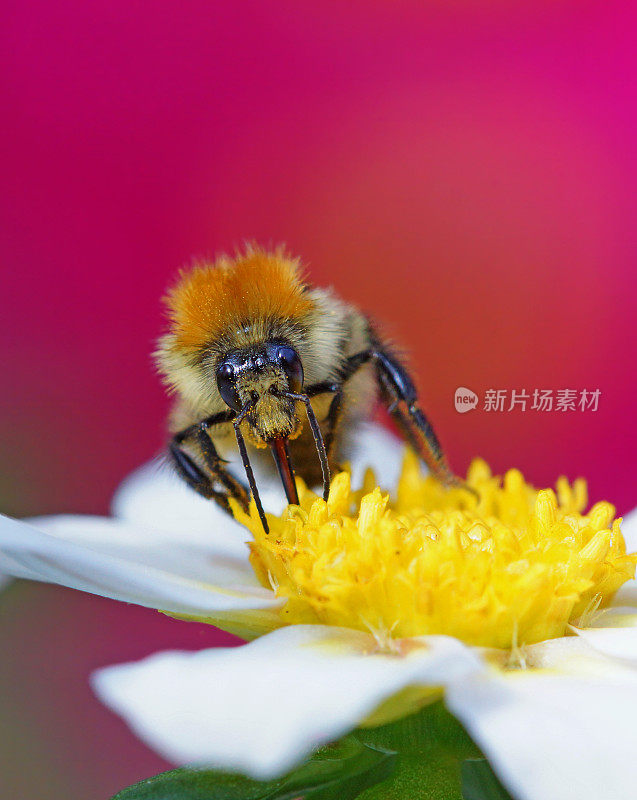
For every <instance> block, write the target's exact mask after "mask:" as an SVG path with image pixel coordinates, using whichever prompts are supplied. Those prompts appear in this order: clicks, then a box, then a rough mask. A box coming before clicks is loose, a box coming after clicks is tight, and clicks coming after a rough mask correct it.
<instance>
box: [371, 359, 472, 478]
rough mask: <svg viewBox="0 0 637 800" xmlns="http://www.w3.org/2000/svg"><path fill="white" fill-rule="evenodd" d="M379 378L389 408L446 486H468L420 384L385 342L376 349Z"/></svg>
mask: <svg viewBox="0 0 637 800" xmlns="http://www.w3.org/2000/svg"><path fill="white" fill-rule="evenodd" d="M371 355H372V358H373V360H374V361H375V363H376V369H377V375H378V382H379V385H380V389H381V394H382V396H383V399H384V400H385V402H386V403H387V406H388V411H389V413H390V414H391V415H392V417H393V418H394V420H395V421H396V423H397V425H398V427H399V429H400V430H401V431H402V432H403V434H404V436H405V438H406V439H407V441H409V442H410V444H411V445H412V447H413V448H414V450H415V451H416V452H417V453H418V455H419V456H420V457H421V458H422V459H423V461H425V463H426V464H427V466H428V467H429V469H431V471H432V472H433V474H434V475H435V476H436V477H437V478H438V479H439V480H440V481H441V482H442V483H444V484H445V485H446V486H465V484H464V483H463V482H462V481H461V480H460V479H459V478H458V477H457V476H456V475H454V474H453V472H452V471H451V469H450V467H449V465H448V464H447V460H446V458H445V455H444V453H443V452H442V448H441V446H440V442H439V441H438V437H437V436H436V434H435V432H434V429H433V428H432V427H431V424H430V422H429V420H428V419H427V417H426V416H425V414H424V413H423V411H422V409H421V408H420V405H419V404H418V394H417V392H416V387H415V386H414V382H413V381H412V379H411V377H410V375H409V373H408V372H407V370H406V369H405V367H404V366H403V365H402V364H401V363H400V361H399V360H398V359H397V358H396V357H395V356H394V355H393V354H391V353H389V352H388V351H387V350H386V349H385V348H384V347H382V345H379V344H377V345H376V346H375V347H374V348H373V350H372V354H371Z"/></svg>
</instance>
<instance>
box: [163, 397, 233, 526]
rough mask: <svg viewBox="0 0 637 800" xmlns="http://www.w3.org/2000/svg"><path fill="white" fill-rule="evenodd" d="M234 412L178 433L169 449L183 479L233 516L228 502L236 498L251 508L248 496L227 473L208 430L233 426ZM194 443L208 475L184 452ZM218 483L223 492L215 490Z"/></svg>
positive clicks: (222, 414) (218, 415)
mask: <svg viewBox="0 0 637 800" xmlns="http://www.w3.org/2000/svg"><path fill="white" fill-rule="evenodd" d="M235 416H236V415H235V412H234V411H223V412H221V413H220V414H214V415H213V416H211V417H207V418H206V419H203V420H201V422H198V423H195V424H194V425H190V426H189V427H188V428H184V429H183V430H182V431H179V433H176V434H175V435H174V436H173V438H172V441H171V442H170V445H169V452H170V455H171V457H172V461H173V464H174V465H175V468H176V470H177V473H178V474H179V475H180V477H181V478H182V479H183V480H184V481H185V482H186V483H187V484H188V485H189V486H190V487H191V488H192V489H194V490H195V491H196V492H198V493H199V494H201V495H202V496H203V497H206V498H209V499H212V500H214V501H215V502H216V503H218V505H220V506H221V508H223V510H224V511H227V512H228V513H232V512H231V510H230V504H229V502H228V498H229V497H232V498H234V499H235V500H236V501H237V502H238V503H239V504H240V505H241V506H242V508H244V509H247V508H248V494H247V492H246V489H245V488H244V486H242V484H241V483H240V482H239V481H238V480H236V478H234V477H233V476H232V475H230V473H229V472H228V471H227V469H226V468H225V466H224V465H223V462H222V460H221V458H220V457H219V454H218V453H217V449H216V448H215V446H214V444H213V442H212V439H211V438H210V436H209V435H208V429H209V428H210V427H212V426H214V425H218V424H220V423H223V422H231V421H232V420H233V419H234V417H235ZM190 440H192V441H193V442H194V443H195V444H196V445H197V446H198V447H199V450H200V452H201V456H202V458H203V460H204V462H205V465H206V468H207V470H208V473H209V474H206V473H205V472H204V470H203V469H202V468H201V467H200V466H199V464H197V463H196V461H195V460H194V459H193V457H192V456H191V455H190V454H189V453H188V452H187V451H186V450H185V448H184V444H185V443H186V442H188V441H190ZM215 482H218V483H220V484H221V485H222V486H223V488H224V491H220V490H218V489H215V486H214V484H215Z"/></svg>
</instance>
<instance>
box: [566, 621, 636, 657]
mask: <svg viewBox="0 0 637 800" xmlns="http://www.w3.org/2000/svg"><path fill="white" fill-rule="evenodd" d="M571 628H572V630H573V632H574V633H576V634H577V635H578V636H580V637H581V638H582V639H584V641H586V642H587V644H589V645H590V646H591V647H592V648H593V649H594V650H596V651H597V652H599V653H602V654H603V655H606V656H610V657H611V658H618V659H622V660H626V661H632V662H634V663H635V665H636V666H637V608H635V607H632V608H631V607H615V608H609V609H606V610H605V611H602V612H600V613H599V614H598V615H596V617H595V619H594V620H593V622H592V624H591V625H590V626H589V627H586V628H576V627H574V626H571Z"/></svg>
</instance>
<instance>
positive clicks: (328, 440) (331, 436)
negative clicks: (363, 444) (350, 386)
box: [306, 381, 343, 459]
mask: <svg viewBox="0 0 637 800" xmlns="http://www.w3.org/2000/svg"><path fill="white" fill-rule="evenodd" d="M328 393H330V394H332V400H331V401H330V406H329V408H328V410H327V416H326V417H325V425H326V427H327V431H326V433H325V452H326V453H327V457H328V459H329V458H331V457H332V450H333V448H334V442H335V440H336V429H337V428H338V423H339V420H340V418H341V407H342V405H343V384H342V383H334V382H332V381H323V382H322V383H315V384H313V385H312V386H308V388H307V392H306V394H307V396H308V397H316V396H317V395H319V394H328Z"/></svg>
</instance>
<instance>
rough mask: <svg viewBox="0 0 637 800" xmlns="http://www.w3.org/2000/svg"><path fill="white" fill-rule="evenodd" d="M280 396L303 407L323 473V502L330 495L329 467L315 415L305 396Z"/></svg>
mask: <svg viewBox="0 0 637 800" xmlns="http://www.w3.org/2000/svg"><path fill="white" fill-rule="evenodd" d="M280 394H281V396H283V397H287V398H288V399H290V400H298V401H300V402H301V403H303V404H304V405H305V413H306V414H307V421H308V422H309V423H310V428H311V429H312V435H313V436H314V443H315V444H316V452H317V453H318V457H319V461H320V462H321V472H322V473H323V500H325V501H327V498H328V497H329V493H330V465H329V461H328V458H327V451H326V449H325V442H324V441H323V434H322V433H321V428H320V426H319V424H318V420H317V419H316V414H315V413H314V409H313V408H312V404H311V403H310V398H309V397H308V396H307V395H306V394H295V393H294V392H281V393H280Z"/></svg>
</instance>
